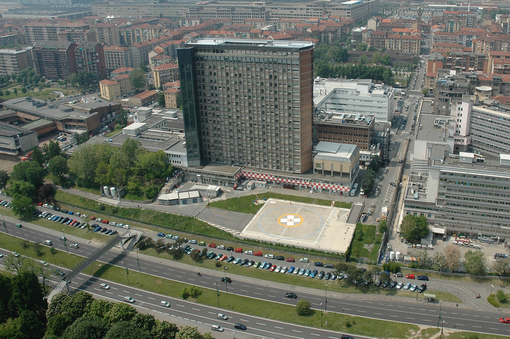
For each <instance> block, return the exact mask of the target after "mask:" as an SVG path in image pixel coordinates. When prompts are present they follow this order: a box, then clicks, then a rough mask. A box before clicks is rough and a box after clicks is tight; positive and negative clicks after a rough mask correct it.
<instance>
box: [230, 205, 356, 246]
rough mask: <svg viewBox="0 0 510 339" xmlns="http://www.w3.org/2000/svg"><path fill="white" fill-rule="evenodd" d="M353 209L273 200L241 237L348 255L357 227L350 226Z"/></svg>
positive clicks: (251, 222)
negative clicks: (349, 216)
mask: <svg viewBox="0 0 510 339" xmlns="http://www.w3.org/2000/svg"><path fill="white" fill-rule="evenodd" d="M349 212H350V210H348V209H343V208H337V207H330V206H319V205H311V204H305V203H297V202H292V201H285V200H278V199H269V200H268V201H267V202H265V204H264V206H263V207H262V208H261V209H260V211H259V212H258V213H257V214H256V215H255V216H254V217H253V219H252V220H251V221H250V223H249V224H248V225H247V226H246V227H245V228H244V230H243V231H242V232H241V234H240V237H242V238H248V239H254V240H259V241H267V242H270V243H281V244H285V245H292V246H297V247H303V248H310V249H317V250H321V251H326V252H336V253H344V252H345V251H347V249H348V248H349V245H350V243H351V239H352V237H353V235H354V230H355V225H348V224H347V223H346V221H347V217H348V215H349Z"/></svg>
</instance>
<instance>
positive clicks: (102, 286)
mask: <svg viewBox="0 0 510 339" xmlns="http://www.w3.org/2000/svg"><path fill="white" fill-rule="evenodd" d="M100 286H101V288H104V289H105V290H109V289H110V285H108V284H105V283H101V285H100ZM124 299H126V298H124ZM126 301H127V300H126Z"/></svg>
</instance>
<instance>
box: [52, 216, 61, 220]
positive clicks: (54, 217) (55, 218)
mask: <svg viewBox="0 0 510 339" xmlns="http://www.w3.org/2000/svg"><path fill="white" fill-rule="evenodd" d="M58 218H60V217H59V216H58V215H54V216H53V217H51V221H56V220H57V219H58Z"/></svg>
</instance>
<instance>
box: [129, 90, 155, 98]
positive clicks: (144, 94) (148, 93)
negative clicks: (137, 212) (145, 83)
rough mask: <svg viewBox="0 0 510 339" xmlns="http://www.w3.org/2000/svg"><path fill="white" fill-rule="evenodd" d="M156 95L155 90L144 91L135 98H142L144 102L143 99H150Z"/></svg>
mask: <svg viewBox="0 0 510 339" xmlns="http://www.w3.org/2000/svg"><path fill="white" fill-rule="evenodd" d="M156 93H157V92H156V91H155V90H148V91H143V92H142V93H138V94H137V95H135V96H134V98H140V99H142V100H143V99H147V98H150V97H151V96H153V95H156Z"/></svg>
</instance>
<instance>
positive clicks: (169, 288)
mask: <svg viewBox="0 0 510 339" xmlns="http://www.w3.org/2000/svg"><path fill="white" fill-rule="evenodd" d="M23 243H24V241H23V240H20V239H17V238H15V237H12V236H9V235H6V234H2V233H0V247H2V248H5V249H8V250H10V251H17V252H19V253H21V254H23V255H26V256H29V257H33V258H37V259H38V260H45V261H47V262H54V263H56V264H58V265H60V266H63V267H68V268H69V267H72V266H74V265H75V264H76V263H78V262H79V261H81V260H83V258H81V257H79V256H75V255H72V254H67V253H65V252H60V251H56V253H55V255H54V258H52V257H53V256H52V255H51V253H50V250H49V247H45V246H43V248H42V251H41V252H42V255H40V256H37V254H36V252H35V250H34V248H33V247H32V246H31V245H29V246H24V245H23ZM230 270H231V271H235V268H234V267H230ZM83 273H85V274H90V275H93V276H95V277H101V278H103V279H106V280H110V281H114V282H117V283H121V284H126V285H129V286H133V287H137V288H140V289H143V290H147V291H151V292H154V293H158V294H163V295H167V296H171V297H174V298H179V295H180V291H181V290H182V289H183V288H184V287H186V286H187V285H186V284H184V283H180V282H175V281H171V280H167V279H163V278H160V277H155V276H151V275H148V274H140V273H138V272H136V271H133V270H130V271H129V273H127V272H126V270H125V269H124V268H122V267H115V266H112V265H107V264H103V263H100V262H94V263H93V264H92V265H90V266H89V267H88V268H87V269H85V270H84V271H83ZM273 275H275V274H273ZM282 276H284V275H282ZM219 286H220V290H219V293H220V296H219V297H217V295H216V291H215V290H214V287H213V286H211V289H205V288H200V290H201V295H200V296H198V297H197V298H196V299H194V300H193V301H195V302H197V303H199V304H205V305H209V306H217V305H218V302H219V305H220V307H221V308H223V309H226V310H232V311H236V312H241V313H245V314H250V315H255V316H259V317H262V318H269V319H274V320H279V321H284V322H288V323H295V324H300V325H304V326H312V327H318V326H320V321H321V317H320V312H318V311H314V312H313V314H312V315H311V316H309V317H298V316H297V315H296V314H295V308H294V307H292V306H287V305H282V304H278V303H271V302H267V301H263V300H257V299H252V298H247V297H242V296H237V295H232V294H227V293H225V292H224V290H223V287H224V286H223V284H220V285H219ZM323 321H324V323H323V327H324V328H327V329H329V330H333V331H341V332H349V333H353V334H358V335H366V336H377V337H379V338H408V337H410V336H411V335H414V334H416V333H418V331H419V328H418V326H415V325H408V324H402V323H395V322H388V321H381V320H374V319H370V318H362V317H352V316H347V315H342V314H338V313H330V312H326V313H324V315H323ZM326 322H327V325H325V324H326ZM429 332H430V334H433V333H434V331H433V329H432V328H429V329H427V330H426V332H423V330H422V332H420V333H423V334H425V333H429ZM420 338H426V336H421V337H420Z"/></svg>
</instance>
